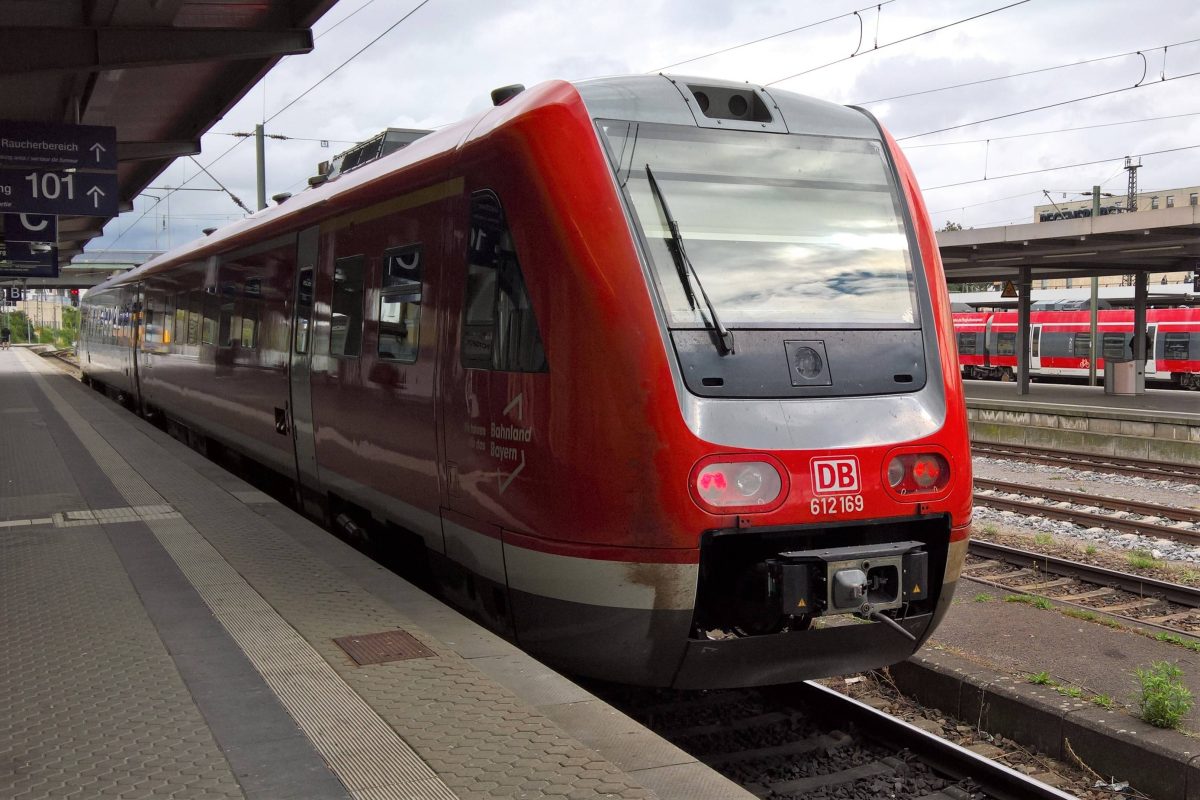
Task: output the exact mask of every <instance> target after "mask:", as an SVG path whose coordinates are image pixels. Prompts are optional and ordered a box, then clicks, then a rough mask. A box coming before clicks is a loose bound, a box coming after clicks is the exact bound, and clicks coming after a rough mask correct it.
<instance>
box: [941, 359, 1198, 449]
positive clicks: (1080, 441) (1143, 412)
mask: <svg viewBox="0 0 1200 800" xmlns="http://www.w3.org/2000/svg"><path fill="white" fill-rule="evenodd" d="M963 387H964V390H965V392H966V396H967V419H968V420H969V422H970V427H971V439H972V441H975V442H979V443H986V444H1002V445H1016V446H1030V447H1040V448H1052V449H1055V450H1064V451H1070V452H1077V453H1091V454H1094V455H1098V456H1117V457H1121V458H1137V459H1150V460H1152V461H1165V462H1167V463H1171V464H1189V465H1196V466H1200V393H1198V392H1188V391H1176V390H1168V389H1147V390H1146V393H1145V394H1144V395H1137V396H1133V397H1123V396H1117V395H1106V394H1105V393H1104V389H1103V388H1102V387H1098V386H1078V385H1071V384H1062V383H1034V384H1030V387H1029V389H1030V393H1029V394H1027V395H1018V394H1017V384H1015V383H1004V382H1000V381H974V380H969V381H963Z"/></svg>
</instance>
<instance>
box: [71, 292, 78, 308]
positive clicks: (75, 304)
mask: <svg viewBox="0 0 1200 800" xmlns="http://www.w3.org/2000/svg"><path fill="white" fill-rule="evenodd" d="M70 295H71V307H72V308H79V290H78V289H72V290H71V291H70Z"/></svg>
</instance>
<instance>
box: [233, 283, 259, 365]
mask: <svg viewBox="0 0 1200 800" xmlns="http://www.w3.org/2000/svg"><path fill="white" fill-rule="evenodd" d="M243 294H244V299H243V302H242V316H241V320H242V326H241V331H240V332H239V331H235V332H234V336H235V337H239V335H240V340H241V344H242V348H243V349H250V348H254V347H257V346H258V344H257V341H256V340H255V338H254V336H255V333H256V332H257V331H258V311H259V306H261V305H262V278H247V279H246V286H245V290H244V292H243Z"/></svg>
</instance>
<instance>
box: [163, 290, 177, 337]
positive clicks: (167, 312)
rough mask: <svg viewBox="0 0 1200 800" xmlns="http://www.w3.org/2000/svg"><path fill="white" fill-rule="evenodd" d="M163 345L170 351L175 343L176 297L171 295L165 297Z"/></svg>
mask: <svg viewBox="0 0 1200 800" xmlns="http://www.w3.org/2000/svg"><path fill="white" fill-rule="evenodd" d="M162 343H163V347H164V348H165V349H168V350H169V349H170V347H171V345H172V344H174V343H175V295H173V294H170V293H168V294H165V295H163V313H162Z"/></svg>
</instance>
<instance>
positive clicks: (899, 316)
mask: <svg viewBox="0 0 1200 800" xmlns="http://www.w3.org/2000/svg"><path fill="white" fill-rule="evenodd" d="M599 125H600V130H601V131H602V133H603V137H604V139H605V142H606V144H607V146H608V148H609V154H610V157H611V158H612V161H613V163H614V164H615V165H617V166H616V169H617V173H618V175H617V176H618V179H619V181H620V183H621V184H622V186H623V187H624V188H625V189H626V191H627V192H628V193H629V198H630V200H631V202H632V206H633V212H634V215H635V216H636V218H637V223H638V225H640V226H641V229H642V232H643V233H644V234H645V238H646V241H647V243H648V245H649V248H650V256H651V260H652V261H653V264H654V272H655V279H656V280H655V282H656V284H657V286H658V289H659V291H660V292H661V295H662V297H663V299H664V304H665V306H666V308H667V313H668V315H669V318H670V324H671V326H672V327H677V328H693V327H696V328H700V327H705V326H706V325H707V324H708V323H707V322H706V318H705V316H706V310H705V309H704V307H703V304H698V303H694V302H693V301H692V299H691V298H690V296H689V294H690V293H689V291H688V290H687V288H686V287H685V285H684V283H683V282H681V281H680V278H679V274H678V272H677V270H676V267H675V260H674V258H673V256H672V253H671V250H670V247H671V246H672V244H671V232H670V230H669V228H668V225H667V220H666V218H665V217H664V215H663V211H662V204H661V203H659V202H657V200H656V198H655V195H654V193H653V191H652V189H651V186H650V181H649V179H648V177H647V170H646V166H647V165H649V166H650V168H651V169H652V171H653V175H654V176H655V178H656V179H657V181H658V184H659V187H660V190H661V192H662V195H663V196H664V197H666V198H667V199H668V201H669V206H670V209H671V213H672V215H673V216H674V218H675V220H676V222H677V223H678V226H679V234H680V237H681V239H682V240H683V241H684V242H685V244H686V248H687V253H688V255H689V256H690V257H691V261H692V264H693V266H694V267H695V270H696V274H697V277H698V278H699V282H700V283H701V284H702V285H703V287H704V289H705V290H706V291H707V293H708V296H709V297H710V298H711V300H712V303H713V304H714V306H715V307H716V311H717V313H718V314H719V315H720V318H721V320H722V321H723V322H724V323H725V325H727V326H739V327H780V326H786V327H797V326H807V325H820V326H825V325H839V326H840V325H851V326H855V327H861V326H887V327H915V326H916V323H917V312H916V301H915V291H914V285H913V268H912V259H911V256H910V253H909V248H908V238H907V236H906V234H905V226H904V218H903V216H902V214H901V209H900V202H899V199H898V194H897V191H896V186H895V183H894V181H893V179H892V173H891V170H890V169H889V167H888V164H887V160H886V159H885V156H884V152H883V144H882V143H881V142H878V141H869V140H864V139H845V138H833V137H827V136H808V135H795V134H792V135H780V134H760V133H746V132H740V131H721V130H711V129H696V128H688V127H683V126H678V125H660V124H651V123H644V122H643V123H633V122H625V121H620V122H618V121H608V120H602V121H600V123H599Z"/></svg>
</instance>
